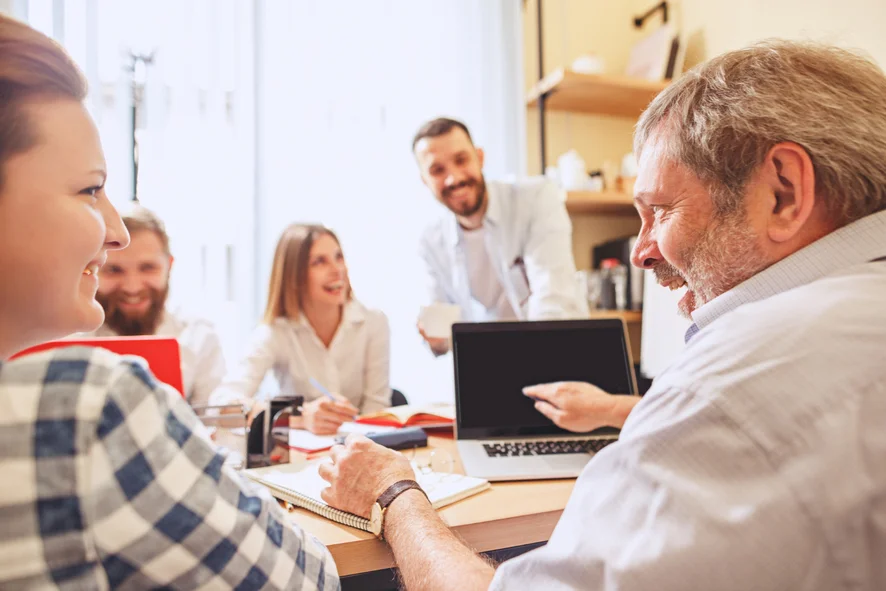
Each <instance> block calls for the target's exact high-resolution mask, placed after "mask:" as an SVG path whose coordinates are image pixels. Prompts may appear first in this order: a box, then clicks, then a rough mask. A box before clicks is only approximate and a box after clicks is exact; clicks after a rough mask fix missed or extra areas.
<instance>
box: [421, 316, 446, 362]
mask: <svg viewBox="0 0 886 591" xmlns="http://www.w3.org/2000/svg"><path fill="white" fill-rule="evenodd" d="M416 326H417V327H418V334H420V335H421V338H423V339H424V340H425V342H426V343H427V344H428V346H429V347H430V348H431V351H432V352H433V353H434V355H437V356H440V355H445V354H446V353H449V339H448V338H446V337H429V336H428V334H427V333H426V332H425V330H424V328H423V327H422V325H421V322H420V321H419V322H418V324H416Z"/></svg>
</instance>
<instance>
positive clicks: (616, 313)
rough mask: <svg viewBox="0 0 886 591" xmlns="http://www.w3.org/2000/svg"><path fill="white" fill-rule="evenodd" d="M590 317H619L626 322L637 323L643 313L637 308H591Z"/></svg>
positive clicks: (641, 319) (640, 320) (641, 318)
mask: <svg viewBox="0 0 886 591" xmlns="http://www.w3.org/2000/svg"><path fill="white" fill-rule="evenodd" d="M591 318H620V319H622V320H624V321H625V322H626V323H627V324H639V323H640V322H642V321H643V313H642V312H640V311H639V310H591Z"/></svg>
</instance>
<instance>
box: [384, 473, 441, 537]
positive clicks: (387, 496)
mask: <svg viewBox="0 0 886 591" xmlns="http://www.w3.org/2000/svg"><path fill="white" fill-rule="evenodd" d="M413 488H415V489H418V490H420V491H421V492H422V494H423V495H424V496H425V498H427V496H428V494H427V493H426V492H425V491H424V489H422V487H421V485H420V484H419V483H417V482H416V481H414V480H399V481H397V482H395V483H394V484H392V485H391V486H389V487H388V488H387V490H385V492H383V493H381V495H379V497H378V500H377V501H375V503H373V505H372V509H371V511H370V512H369V529H370V531H371V532H372V533H374V534H375V535H376V537H378V539H379V540H384V539H385V512H386V511H387V510H388V507H389V506H390V505H391V503H393V502H394V499H396V498H397V497H399V496H400V495H402V494H403V493H405V492H406V491H407V490H411V489H413ZM428 500H429V501H430V499H428Z"/></svg>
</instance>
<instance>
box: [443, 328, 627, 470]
mask: <svg viewBox="0 0 886 591" xmlns="http://www.w3.org/2000/svg"><path fill="white" fill-rule="evenodd" d="M452 351H453V360H454V365H455V410H456V421H455V436H456V440H457V442H456V443H457V446H458V452H459V454H460V456H461V461H462V464H463V466H464V470H465V474H467V475H468V476H477V477H480V478H485V479H487V480H493V481H494V480H541V479H547V478H574V477H577V476H578V475H579V473H580V472H581V471H582V469H583V468H584V466H585V464H587V463H588V461H589V460H590V459H591V457H592V456H593V454H594V453H596V452H597V451H599V450H600V449H602V448H603V447H605V446H606V445H608V444H610V443H612V442H614V441H615V440H616V439H617V438H618V430H617V429H612V428H605V429H598V430H596V431H592V432H591V433H583V434H578V433H572V432H570V431H566V430H564V429H561V428H559V427H557V426H556V425H555V424H554V423H553V422H552V421H551V420H550V419H548V418H547V417H545V416H544V415H542V414H541V413H540V412H538V411H537V410H536V409H535V401H534V400H533V399H531V398H529V397H527V396H525V395H524V394H523V388H524V387H525V386H530V385H535V384H542V383H547V382H559V381H579V382H589V383H591V384H594V385H596V386H598V387H600V388H602V389H603V390H605V391H606V392H609V393H612V394H636V393H637V382H636V378H635V376H634V363H633V360H632V359H631V352H630V346H629V343H628V336H627V330H626V327H625V324H624V322H623V321H622V320H620V319H603V320H556V321H539V322H488V323H470V324H467V323H458V324H454V325H453V326H452Z"/></svg>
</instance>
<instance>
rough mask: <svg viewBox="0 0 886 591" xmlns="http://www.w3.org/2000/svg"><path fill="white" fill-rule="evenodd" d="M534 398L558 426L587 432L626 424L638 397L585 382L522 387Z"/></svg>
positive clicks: (578, 431)
mask: <svg viewBox="0 0 886 591" xmlns="http://www.w3.org/2000/svg"><path fill="white" fill-rule="evenodd" d="M523 393H524V394H525V395H526V396H529V397H530V398H534V399H535V400H536V402H535V408H536V410H538V412H540V413H541V414H543V415H544V416H546V417H548V418H549V419H551V420H552V421H554V424H555V425H557V426H558V427H561V428H563V429H566V430H568V431H573V432H575V433H587V432H588V431H593V430H594V429H599V428H600V427H618V428H621V427H622V426H623V425H624V422H625V419H626V418H627V416H628V414H629V413H630V409H631V408H633V407H634V405H635V404H636V403H637V402H638V401H639V398H637V397H634V396H620V395H618V396H617V395H613V394H609V393H608V392H604V391H603V390H601V389H600V388H598V387H596V386H592V385H591V384H586V383H584V382H555V383H552V384H539V385H538V386H529V387H527V388H523Z"/></svg>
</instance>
